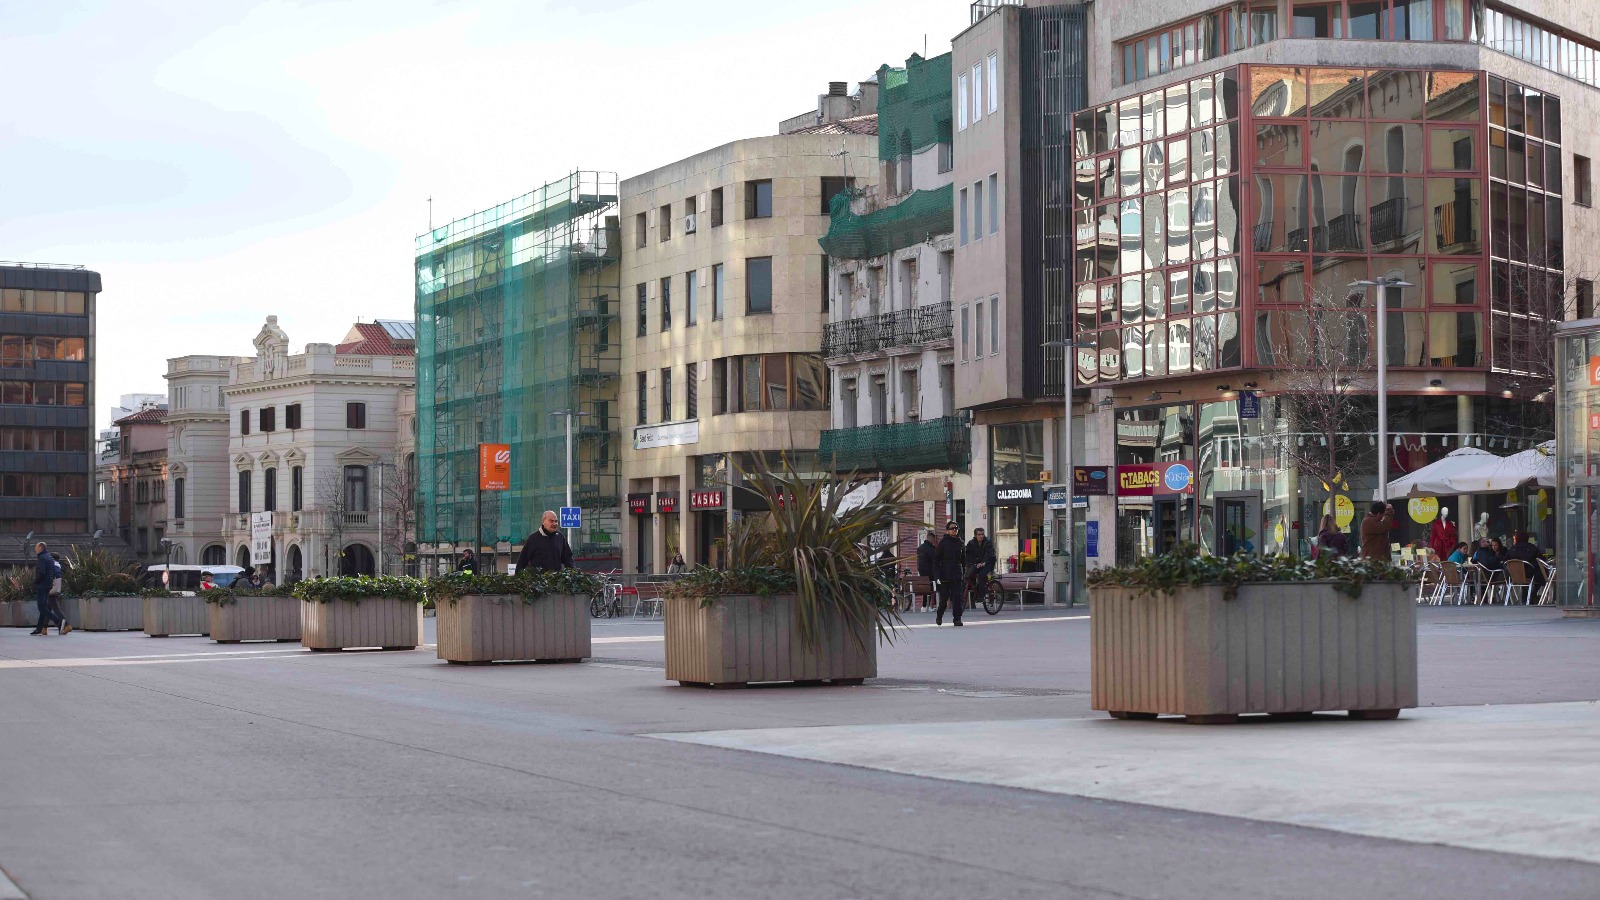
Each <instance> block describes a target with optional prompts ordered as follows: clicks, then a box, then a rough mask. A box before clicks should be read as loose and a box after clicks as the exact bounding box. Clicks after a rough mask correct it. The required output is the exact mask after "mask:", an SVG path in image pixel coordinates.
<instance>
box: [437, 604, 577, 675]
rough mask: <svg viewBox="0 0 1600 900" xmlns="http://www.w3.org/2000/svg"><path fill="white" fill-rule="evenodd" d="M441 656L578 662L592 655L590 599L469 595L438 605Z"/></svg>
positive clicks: (466, 660)
mask: <svg viewBox="0 0 1600 900" xmlns="http://www.w3.org/2000/svg"><path fill="white" fill-rule="evenodd" d="M438 618H439V622H438V639H439V650H438V653H439V658H440V659H442V660H446V661H448V662H452V663H487V662H494V661H496V660H502V661H510V660H545V661H551V662H578V661H579V660H581V659H583V658H585V657H587V656H589V655H590V643H589V598H588V597H579V596H575V595H572V594H550V595H546V596H543V597H539V598H537V599H535V600H533V601H531V602H528V601H524V600H523V599H522V598H521V597H499V596H486V595H482V594H468V595H467V596H464V597H457V598H455V599H454V600H449V599H444V600H440V601H439V605H438Z"/></svg>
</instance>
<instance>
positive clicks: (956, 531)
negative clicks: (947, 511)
mask: <svg viewBox="0 0 1600 900" xmlns="http://www.w3.org/2000/svg"><path fill="white" fill-rule="evenodd" d="M965 556H966V554H965V548H963V547H962V546H961V526H959V525H957V524H956V523H955V522H951V523H949V524H948V525H946V526H945V527H944V537H942V538H940V539H939V549H938V553H937V555H936V556H935V557H934V562H935V564H936V565H937V568H938V571H939V609H938V610H937V611H936V612H935V613H934V614H933V624H935V625H943V624H944V611H945V607H947V606H948V607H950V608H951V623H952V624H954V625H960V624H961V613H962V611H963V609H964V607H965V603H964V600H963V598H962V596H961V589H962V585H961V563H962V561H963V560H964V559H965Z"/></svg>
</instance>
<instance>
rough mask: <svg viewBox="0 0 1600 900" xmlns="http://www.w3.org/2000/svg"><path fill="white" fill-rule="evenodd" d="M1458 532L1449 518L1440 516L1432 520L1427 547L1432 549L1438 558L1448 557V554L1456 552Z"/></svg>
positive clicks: (1458, 539)
mask: <svg viewBox="0 0 1600 900" xmlns="http://www.w3.org/2000/svg"><path fill="white" fill-rule="evenodd" d="M1459 541H1460V537H1459V532H1457V531H1456V525H1455V523H1454V522H1452V521H1450V520H1449V519H1446V518H1443V517H1440V518H1438V519H1435V520H1434V521H1433V528H1431V529H1429V531H1428V549H1429V550H1432V551H1433V553H1434V555H1435V556H1437V557H1438V558H1439V559H1449V558H1450V554H1452V553H1454V552H1456V544H1457V543H1459Z"/></svg>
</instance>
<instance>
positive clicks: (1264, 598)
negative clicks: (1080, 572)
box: [1089, 582, 1417, 723]
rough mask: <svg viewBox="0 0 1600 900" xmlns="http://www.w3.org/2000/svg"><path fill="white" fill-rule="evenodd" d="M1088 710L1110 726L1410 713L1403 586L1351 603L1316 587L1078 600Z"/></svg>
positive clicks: (1407, 606) (1412, 617)
mask: <svg viewBox="0 0 1600 900" xmlns="http://www.w3.org/2000/svg"><path fill="white" fill-rule="evenodd" d="M1090 616H1091V621H1090V629H1091V637H1090V645H1089V647H1090V661H1091V667H1092V671H1091V687H1092V701H1093V702H1092V706H1093V708H1094V709H1099V710H1105V711H1107V712H1109V713H1111V715H1112V716H1114V717H1116V718H1154V717H1155V716H1157V715H1177V716H1186V717H1188V720H1189V721H1191V722H1198V723H1213V722H1231V721H1235V720H1236V719H1237V718H1238V716H1239V715H1240V714H1241V713H1269V714H1275V715H1293V714H1308V713H1311V712H1315V711H1318V710H1349V712H1350V715H1351V716H1353V717H1356V718H1369V719H1392V718H1394V717H1395V716H1397V715H1399V713H1400V710H1402V709H1409V708H1412V707H1415V706H1416V705H1417V608H1416V603H1415V602H1414V601H1413V600H1412V599H1411V596H1410V592H1409V590H1408V589H1407V587H1406V586H1404V585H1400V584H1368V585H1366V587H1365V588H1364V589H1363V590H1362V592H1361V596H1360V598H1359V599H1353V598H1351V597H1349V596H1347V595H1345V594H1341V593H1339V592H1338V591H1336V590H1335V589H1334V585H1333V584H1331V583H1328V582H1314V583H1304V584H1251V585H1245V586H1244V587H1242V588H1241V589H1240V591H1239V594H1238V596H1237V597H1235V598H1234V599H1232V600H1225V599H1223V589H1222V588H1221V587H1220V586H1219V587H1205V588H1194V589H1187V590H1183V591H1179V592H1178V593H1176V594H1171V595H1166V594H1140V593H1139V592H1137V591H1135V590H1132V589H1129V588H1095V589H1093V590H1092V591H1091V592H1090Z"/></svg>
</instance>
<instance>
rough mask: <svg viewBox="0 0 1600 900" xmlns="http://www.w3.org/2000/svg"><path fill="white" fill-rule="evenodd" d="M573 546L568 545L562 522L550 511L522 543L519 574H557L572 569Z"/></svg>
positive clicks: (518, 559) (518, 555) (518, 566)
mask: <svg viewBox="0 0 1600 900" xmlns="http://www.w3.org/2000/svg"><path fill="white" fill-rule="evenodd" d="M571 568H573V565H572V545H571V544H568V543H567V535H566V532H564V531H562V530H561V520H560V519H559V518H557V517H556V514H555V513H554V512H552V511H550V510H545V513H544V515H543V516H541V517H540V520H539V527H538V529H536V530H535V531H534V532H533V534H530V535H528V539H527V540H525V541H523V542H522V552H521V553H519V554H517V571H518V572H534V571H537V572H555V571H558V570H561V569H571Z"/></svg>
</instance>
